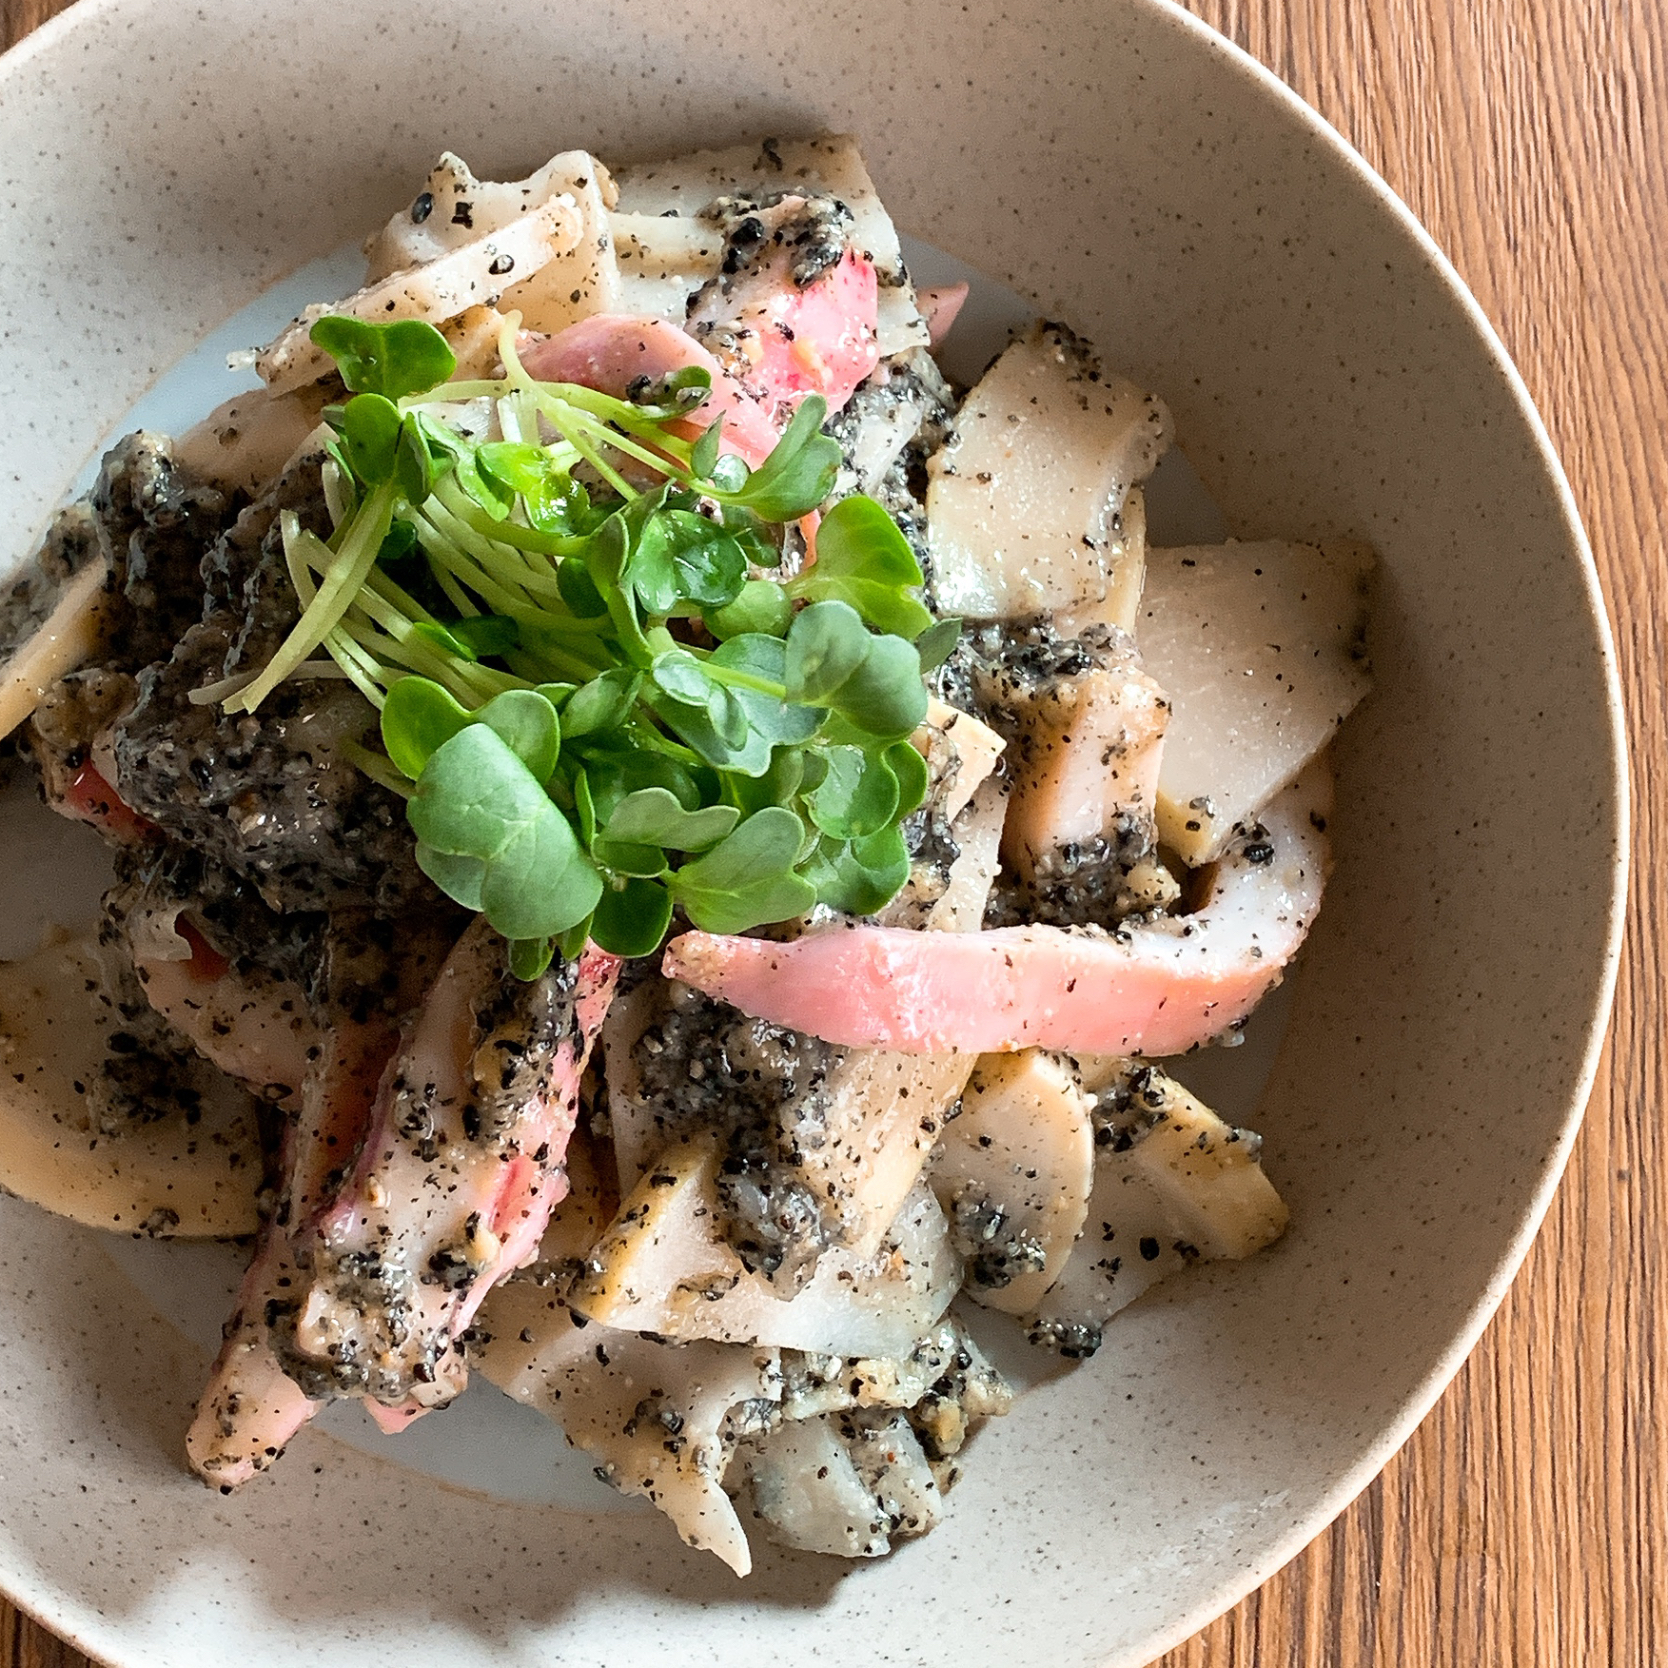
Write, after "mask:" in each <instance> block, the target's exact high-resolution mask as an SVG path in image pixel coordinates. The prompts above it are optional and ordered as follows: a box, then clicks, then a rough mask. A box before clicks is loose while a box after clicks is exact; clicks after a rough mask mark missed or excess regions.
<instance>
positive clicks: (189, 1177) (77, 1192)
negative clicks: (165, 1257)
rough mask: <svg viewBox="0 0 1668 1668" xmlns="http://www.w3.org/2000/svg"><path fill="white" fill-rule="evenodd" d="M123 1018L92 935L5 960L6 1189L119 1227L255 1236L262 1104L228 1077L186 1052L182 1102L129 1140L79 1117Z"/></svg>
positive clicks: (137, 1127)
mask: <svg viewBox="0 0 1668 1668" xmlns="http://www.w3.org/2000/svg"><path fill="white" fill-rule="evenodd" d="M122 1024H123V1022H122V1017H121V1014H120V1011H119V1010H118V1009H117V1008H116V1007H115V1006H114V1005H113V1004H112V1003H111V1002H110V1001H109V1000H107V999H106V997H105V995H104V985H103V978H102V972H101V968H100V964H99V955H98V949H97V946H96V945H94V944H92V943H90V942H82V941H78V940H74V939H71V940H64V939H60V938H54V939H52V940H50V941H49V942H48V943H47V944H45V945H44V946H43V947H42V948H41V949H40V950H38V951H37V952H36V953H35V954H34V955H32V956H29V957H26V958H25V959H24V960H22V961H16V962H8V963H5V964H3V965H0V1068H3V1072H4V1075H3V1076H0V1188H4V1189H5V1191H6V1192H8V1193H12V1194H16V1195H17V1196H18V1197H19V1198H22V1199H27V1200H29V1201H31V1202H32V1203H34V1204H38V1205H40V1206H42V1207H43V1208H44V1209H46V1210H50V1211H53V1212H55V1213H56V1214H57V1215H59V1216H67V1217H69V1218H70V1220H71V1221H75V1222H81V1223H84V1224H85V1225H86V1226H88V1227H90V1228H103V1229H107V1230H111V1231H114V1232H118V1233H127V1234H150V1235H155V1236H157V1237H174V1236H177V1237H180V1238H188V1239H189V1238H210V1239H220V1238H231V1237H234V1236H240V1235H243V1234H250V1233H253V1232H254V1231H255V1228H256V1226H257V1215H256V1208H255V1198H256V1193H257V1191H258V1189H259V1187H260V1184H261V1146H260V1134H259V1130H258V1128H257V1126H256V1117H255V1103H254V1102H253V1101H252V1100H251V1098H250V1097H249V1096H248V1095H247V1094H246V1093H245V1092H244V1091H243V1090H242V1089H241V1088H239V1087H238V1086H237V1085H236V1084H233V1083H230V1082H228V1081H227V1080H226V1079H225V1078H224V1077H222V1076H221V1075H220V1074H219V1073H218V1072H216V1071H213V1070H212V1069H211V1068H209V1067H207V1066H206V1065H204V1066H201V1067H198V1066H197V1065H196V1063H195V1062H193V1061H191V1060H190V1059H189V1058H187V1059H186V1060H185V1061H184V1062H183V1064H182V1069H181V1071H180V1074H179V1081H178V1082H177V1083H176V1084H175V1088H176V1089H178V1090H180V1091H184V1093H183V1094H182V1096H181V1104H180V1106H179V1107H177V1108H176V1109H174V1110H171V1111H168V1112H167V1113H165V1114H164V1115H163V1116H161V1117H158V1118H156V1119H153V1120H151V1121H149V1122H144V1123H135V1124H132V1125H131V1126H130V1127H128V1128H125V1129H123V1130H122V1131H121V1132H120V1133H119V1134H115V1135H101V1134H99V1133H98V1132H97V1131H96V1129H94V1128H92V1127H88V1124H85V1123H83V1122H82V1121H81V1120H79V1119H78V1118H77V1117H76V1111H77V1109H78V1107H79V1106H80V1105H81V1104H82V1101H83V1097H84V1096H86V1095H87V1094H88V1093H89V1092H90V1091H91V1090H92V1089H93V1088H94V1085H95V1084H96V1083H97V1081H98V1077H99V1073H100V1072H101V1071H102V1070H103V1067H104V1063H105V1061H106V1060H108V1059H110V1058H111V1050H110V1047H109V1043H108V1039H109V1037H110V1034H111V1033H112V1032H113V1031H119V1030H121V1029H122ZM89 1122H91V1121H90V1120H89Z"/></svg>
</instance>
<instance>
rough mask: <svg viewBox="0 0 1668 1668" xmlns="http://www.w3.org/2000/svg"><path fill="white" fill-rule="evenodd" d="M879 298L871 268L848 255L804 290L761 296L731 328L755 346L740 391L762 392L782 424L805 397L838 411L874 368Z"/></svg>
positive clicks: (787, 289)
mask: <svg viewBox="0 0 1668 1668" xmlns="http://www.w3.org/2000/svg"><path fill="white" fill-rule="evenodd" d="M879 293H880V286H879V283H878V281H877V279H876V277H875V269H874V265H873V263H872V262H870V261H867V260H865V259H864V258H863V257H862V256H861V255H859V254H856V253H854V252H853V251H852V250H849V249H848V250H847V251H846V253H845V254H844V255H843V256H842V257H841V258H840V260H839V261H838V263H837V264H836V265H835V266H834V267H833V268H832V269H831V270H830V271H828V272H827V273H825V274H824V275H823V276H822V277H821V278H819V279H817V281H816V282H815V283H813V284H807V285H806V286H805V288H804V289H796V288H795V287H794V286H793V285H792V284H791V283H790V284H787V285H779V286H777V287H774V288H771V289H769V290H767V291H765V292H764V293H763V294H762V295H761V296H760V297H759V298H758V299H757V300H756V301H754V302H753V303H752V304H751V305H750V306H749V307H747V308H746V309H745V310H744V311H742V313H741V314H740V315H739V318H738V320H737V322H738V323H739V324H741V325H742V326H744V327H750V328H751V329H753V330H754V331H756V332H757V340H758V351H759V357H758V359H757V361H756V362H755V364H754V366H753V369H752V372H751V374H750V375H749V376H748V377H747V378H745V379H744V382H743V386H744V387H753V386H755V385H756V386H757V387H758V388H759V389H760V390H762V394H763V398H764V399H765V400H766V401H767V402H769V403H770V404H771V405H772V406H773V407H774V408H775V410H776V411H777V413H778V414H780V417H781V420H782V421H786V418H787V417H788V416H789V415H791V414H792V410H793V408H794V407H795V406H797V405H798V404H799V402H800V401H801V400H802V399H804V398H805V396H806V395H807V394H821V395H822V397H823V398H824V399H825V400H827V401H828V409H829V410H830V411H838V410H840V409H841V408H842V407H843V406H844V405H845V403H846V401H847V400H849V399H850V398H851V396H852V393H853V392H854V391H855V389H856V387H857V385H858V383H860V382H862V381H863V380H864V379H865V378H866V377H868V376H869V375H870V374H871V373H872V372H873V370H874V368H875V366H876V365H878V364H879V363H880V347H879V343H878V339H877V336H876V331H875V316H876V307H877V302H878V297H879ZM784 408H786V409H785V410H784Z"/></svg>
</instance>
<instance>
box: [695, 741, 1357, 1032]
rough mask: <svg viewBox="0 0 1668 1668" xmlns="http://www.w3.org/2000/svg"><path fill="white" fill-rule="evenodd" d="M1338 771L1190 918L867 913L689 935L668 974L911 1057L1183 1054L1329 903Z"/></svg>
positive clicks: (1300, 793) (1245, 848) (771, 1018)
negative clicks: (922, 921)
mask: <svg viewBox="0 0 1668 1668" xmlns="http://www.w3.org/2000/svg"><path fill="white" fill-rule="evenodd" d="M1330 793H1331V787H1330V779H1329V778H1328V777H1326V775H1325V774H1324V772H1323V771H1319V770H1313V771H1311V772H1309V773H1308V774H1307V775H1306V776H1305V777H1303V778H1301V779H1300V780H1299V781H1298V782H1297V783H1296V784H1294V785H1293V786H1292V787H1290V788H1288V789H1287V790H1286V791H1285V793H1283V794H1282V795H1280V797H1279V798H1278V799H1277V800H1275V802H1274V803H1273V804H1272V805H1270V806H1269V807H1268V808H1267V809H1266V810H1265V811H1264V812H1263V813H1262V815H1261V817H1260V818H1259V820H1258V822H1257V824H1256V826H1254V827H1252V828H1250V829H1247V830H1244V831H1243V832H1242V833H1241V835H1240V837H1239V838H1238V839H1237V840H1236V841H1235V843H1234V845H1233V846H1232V847H1231V848H1230V851H1229V854H1228V855H1227V856H1226V857H1224V858H1223V859H1222V861H1221V862H1220V863H1219V864H1218V865H1217V867H1216V873H1215V876H1214V878H1213V880H1212V883H1211V889H1210V894H1209V896H1208V897H1207V899H1206V900H1205V902H1204V904H1203V906H1202V907H1201V908H1200V909H1199V910H1198V911H1197V912H1195V913H1194V914H1192V915H1185V916H1179V917H1166V918H1164V919H1161V920H1158V921H1153V922H1147V923H1143V924H1140V925H1136V926H1133V927H1129V928H1127V929H1119V930H1117V931H1114V932H1110V933H1088V932H1077V931H1071V932H1068V931H1065V930H1062V929H1061V928H1058V927H1040V926H1033V927H1008V928H1004V929H1002V930H1000V931H996V932H976V933H935V932H910V931H906V930H903V929H898V928H886V927H869V926H861V925H856V924H853V925H850V926H834V927H828V928H824V929H822V930H818V931H813V932H808V933H806V934H805V935H804V936H803V937H801V938H797V939H794V940H792V941H791V942H789V943H774V942H772V941H771V940H769V939H763V938H727V937H719V936H715V935H713V934H710V933H687V934H685V935H684V936H683V937H681V938H676V939H674V940H673V941H672V942H671V943H670V944H669V945H668V946H667V948H666V955H665V959H664V963H663V966H664V971H665V973H666V975H667V977H668V978H673V979H680V980H682V981H683V982H684V983H685V984H689V985H693V986H694V987H695V988H696V989H697V990H700V991H703V992H705V993H706V994H707V995H708V996H715V997H720V998H722V999H723V1000H724V1001H726V1002H730V1003H732V1004H733V1005H734V1006H736V1007H738V1008H740V1009H741V1010H742V1012H743V1013H746V1014H751V1015H753V1016H754V1017H755V1018H758V1019H763V1020H766V1021H768V1022H770V1023H771V1024H774V1025H786V1026H790V1027H792V1028H793V1029H794V1030H796V1031H803V1032H806V1033H808V1034H809V1035H811V1036H814V1037H822V1038H824V1039H825V1040H826V1041H828V1042H833V1043H841V1044H845V1045H847V1046H849V1047H858V1048H886V1049H894V1050H897V1051H900V1052H902V1053H907V1054H941V1053H955V1052H965V1053H970V1054H989V1053H1002V1052H1009V1051H1012V1050H1015V1049H1021V1048H1033V1047H1040V1048H1058V1049H1066V1050H1070V1051H1074V1052H1080V1053H1087V1054H1148V1055H1164V1054H1180V1053H1183V1052H1185V1051H1186V1050H1187V1049H1189V1048H1193V1047H1195V1046H1196V1045H1197V1044H1199V1043H1203V1042H1207V1041H1209V1040H1210V1039H1212V1038H1214V1037H1217V1036H1219V1035H1221V1034H1222V1033H1223V1032H1224V1031H1226V1030H1227V1029H1228V1028H1229V1027H1230V1026H1233V1025H1235V1024H1237V1023H1238V1022H1239V1021H1241V1020H1243V1019H1244V1018H1245V1017H1246V1016H1247V1015H1248V1014H1249V1013H1250V1012H1251V1010H1252V1009H1253V1008H1254V1007H1255V1006H1256V1005H1257V1003H1258V1002H1259V1001H1260V1000H1261V999H1262V997H1263V996H1264V995H1265V994H1266V993H1267V992H1268V991H1269V990H1270V989H1271V988H1272V987H1273V986H1274V985H1275V984H1277V983H1278V982H1279V980H1280V976H1281V971H1282V969H1283V968H1284V967H1285V965H1286V964H1287V963H1288V962H1289V961H1290V960H1291V958H1292V957H1293V956H1294V955H1295V954H1296V953H1297V951H1298V948H1299V946H1300V945H1301V944H1302V942H1303V939H1304V937H1305V936H1306V934H1307V933H1308V930H1309V925H1310V923H1311V922H1312V921H1313V920H1314V917H1315V913H1316V911H1317V910H1318V909H1319V908H1320V900H1321V890H1322V887H1323V885H1324V883H1325V878H1326V868H1327V845H1326V838H1325V835H1324V833H1323V832H1322V830H1323V829H1324V827H1325V818H1326V812H1327V810H1328V808H1329V804H1330Z"/></svg>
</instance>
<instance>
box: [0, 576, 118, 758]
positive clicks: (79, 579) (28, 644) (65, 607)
mask: <svg viewBox="0 0 1668 1668" xmlns="http://www.w3.org/2000/svg"><path fill="white" fill-rule="evenodd" d="M109 587H110V565H109V563H108V562H105V561H102V560H100V559H97V558H95V559H93V560H92V561H89V562H88V563H87V564H86V565H85V566H84V567H82V568H80V569H78V570H77V571H76V572H75V573H73V574H71V575H70V576H69V578H68V579H67V580H66V581H65V583H64V585H63V588H62V589H61V590H60V591H59V592H58V595H57V600H56V601H55V602H54V603H53V605H52V608H51V611H50V612H49V613H48V614H47V615H46V617H45V618H44V619H43V620H42V621H41V622H40V624H39V625H37V626H36V627H35V628H34V629H33V630H32V631H31V632H30V633H29V635H28V636H27V637H25V638H24V639H23V641H22V642H21V643H19V644H18V645H17V646H16V647H15V648H13V649H12V651H11V653H10V654H9V655H8V656H7V657H6V661H5V664H4V665H3V666H0V737H5V736H8V735H10V734H11V733H12V731H13V730H15V729H16V728H17V727H18V725H19V724H21V723H22V722H23V721H24V719H26V718H27V717H28V716H29V714H30V713H32V712H33V711H34V710H35V708H36V707H37V706H39V705H40V701H41V697H42V696H43V695H45V694H46V692H47V690H49V689H50V688H51V687H52V686H53V684H55V683H56V682H57V681H58V680H59V679H60V678H61V677H64V676H65V675H66V674H68V673H70V672H73V671H74V670H75V669H76V668H77V667H78V666H80V665H82V664H83V663H84V662H85V661H87V660H88V659H89V658H91V657H92V655H94V654H95V653H96V652H97V651H98V648H99V646H100V645H101V644H102V643H103V641H104V637H105V633H106V631H107V629H108V625H109V621H108V610H107V603H106V599H107V597H108V594H109Z"/></svg>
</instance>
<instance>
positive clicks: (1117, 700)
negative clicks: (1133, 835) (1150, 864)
mask: <svg viewBox="0 0 1668 1668" xmlns="http://www.w3.org/2000/svg"><path fill="white" fill-rule="evenodd" d="M1014 711H1015V713H1016V715H1017V716H1018V718H1019V721H1020V722H1021V724H1023V726H1024V738H1023V740H1022V742H1021V743H1020V745H1018V746H1017V747H1016V748H1015V749H1014V751H1013V755H1012V757H1011V758H1010V760H1009V778H1010V781H1011V784H1012V786H1011V791H1010V796H1009V806H1008V820H1007V823H1006V825H1005V827H1004V829H1003V832H1002V857H1003V860H1004V861H1005V862H1006V863H1008V864H1009V865H1010V866H1011V867H1012V868H1013V869H1014V870H1015V871H1017V872H1018V873H1019V874H1020V875H1022V876H1025V877H1026V878H1030V877H1031V876H1032V875H1033V874H1035V872H1036V870H1037V867H1038V865H1039V864H1040V863H1042V861H1043V860H1044V859H1045V858H1047V857H1048V856H1049V854H1050V853H1052V852H1054V851H1057V850H1059V848H1060V847H1062V846H1068V845H1088V844H1090V843H1091V842H1093V841H1094V840H1096V839H1098V838H1100V837H1101V836H1103V835H1104V836H1106V837H1107V838H1108V840H1110V841H1111V842H1112V844H1113V845H1114V846H1116V845H1117V844H1118V832H1119V830H1118V824H1119V822H1120V820H1121V819H1127V818H1133V819H1134V820H1135V821H1136V822H1137V823H1139V824H1142V825H1145V826H1146V827H1147V828H1148V829H1150V828H1151V826H1152V822H1153V816H1154V806H1155V802H1156V799H1157V794H1158V782H1159V772H1160V768H1161V767H1160V760H1161V757H1162V755H1163V752H1164V744H1165V736H1166V730H1167V726H1168V723H1169V719H1170V702H1169V700H1168V698H1167V696H1166V693H1165V691H1164V690H1163V689H1161V688H1160V687H1159V685H1158V683H1156V682H1155V681H1154V680H1153V679H1152V678H1151V677H1149V676H1148V675H1147V674H1146V673H1145V672H1143V671H1141V670H1140V668H1139V667H1138V666H1136V665H1135V664H1134V663H1133V658H1131V660H1130V661H1129V662H1128V663H1126V664H1123V665H1119V664H1116V663H1112V664H1103V665H1095V666H1090V667H1088V668H1087V669H1085V670H1084V671H1083V672H1081V673H1079V674H1078V675H1076V676H1072V677H1060V678H1053V679H1050V680H1048V681H1047V682H1046V683H1044V684H1042V685H1041V686H1040V687H1039V688H1038V689H1037V690H1036V691H1035V692H1034V694H1032V695H1031V696H1030V697H1029V698H1025V699H1021V698H1019V697H1016V701H1015V706H1014Z"/></svg>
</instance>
